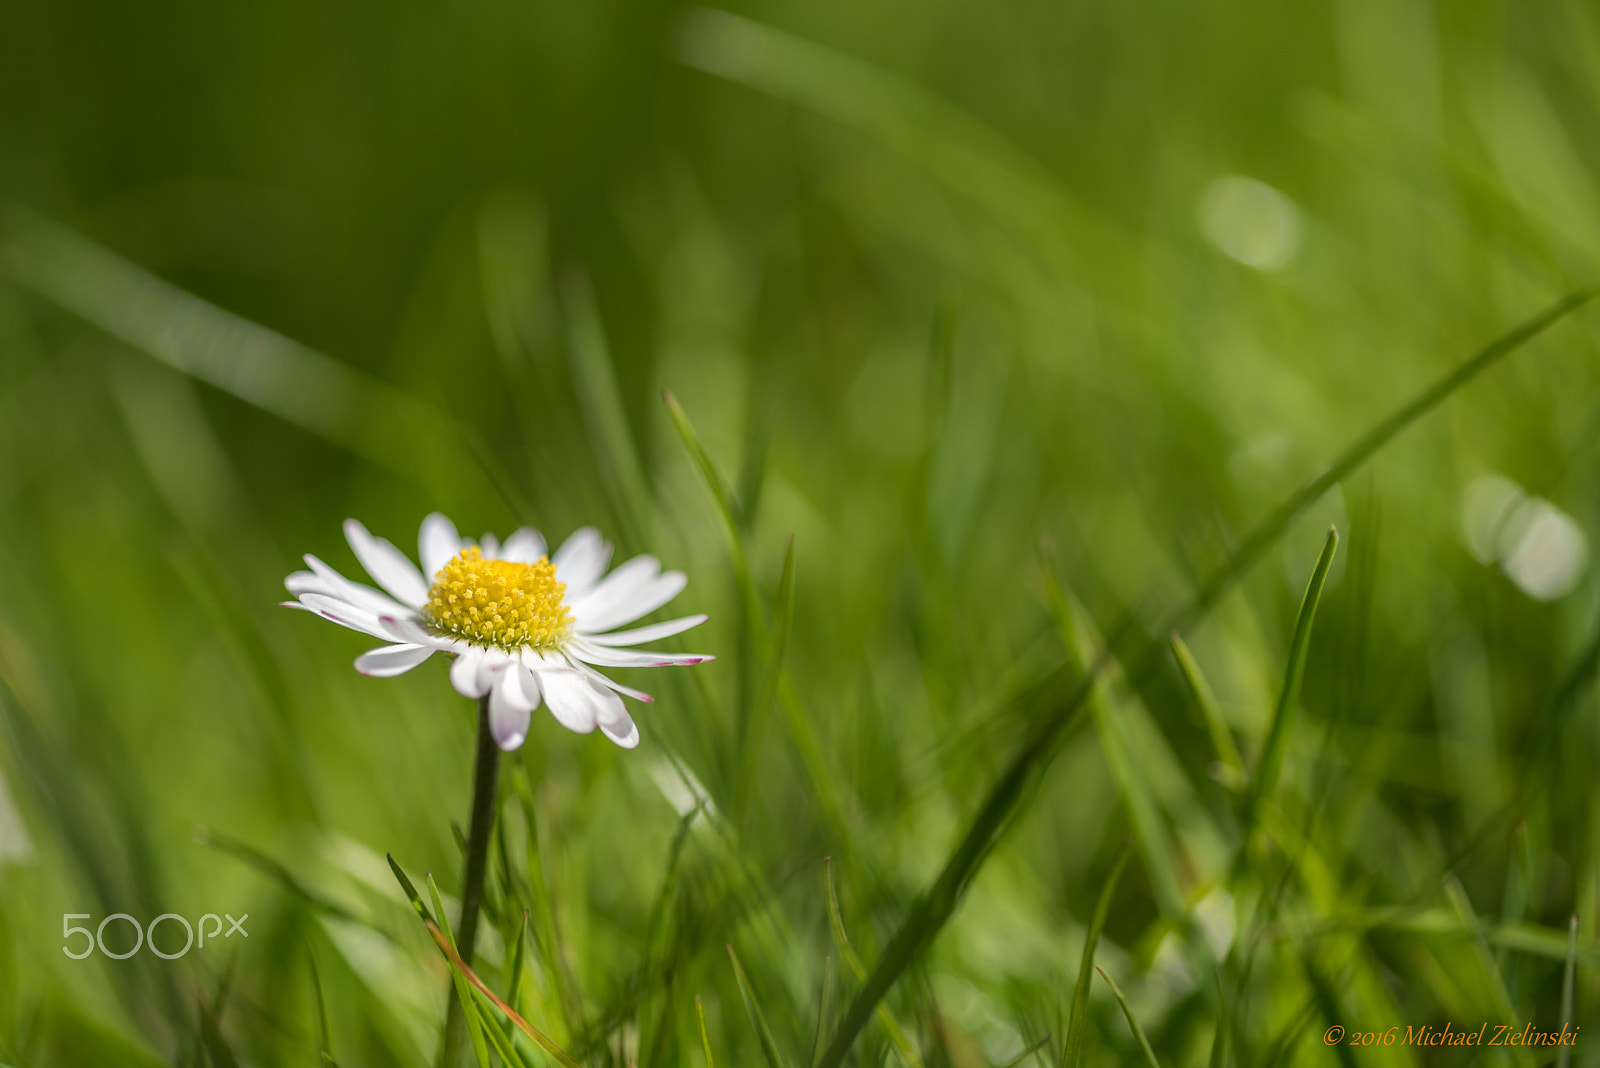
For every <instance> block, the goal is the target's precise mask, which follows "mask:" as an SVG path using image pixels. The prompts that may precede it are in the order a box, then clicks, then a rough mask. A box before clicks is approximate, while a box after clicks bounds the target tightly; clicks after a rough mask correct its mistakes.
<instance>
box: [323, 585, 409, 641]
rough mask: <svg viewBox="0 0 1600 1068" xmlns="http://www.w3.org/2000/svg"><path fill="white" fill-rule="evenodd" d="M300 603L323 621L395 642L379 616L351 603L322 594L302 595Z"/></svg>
mask: <svg viewBox="0 0 1600 1068" xmlns="http://www.w3.org/2000/svg"><path fill="white" fill-rule="evenodd" d="M300 603H301V604H303V605H305V606H306V607H307V608H309V609H311V610H312V611H313V612H315V613H316V614H317V615H319V616H321V617H322V618H323V619H331V620H333V622H335V623H337V624H339V626H341V627H349V628H350V629H351V630H359V631H360V632H361V633H362V634H370V635H372V636H373V637H374V638H382V639H384V640H385V641H393V640H394V639H393V638H392V637H391V636H390V635H389V632H388V630H387V629H386V628H385V627H384V626H383V624H382V623H381V622H379V620H378V617H377V616H375V615H373V614H372V613H371V612H368V611H367V610H366V609H364V608H361V607H359V606H358V605H353V604H351V603H350V602H349V601H345V600H341V599H340V598H338V597H329V596H327V595H326V594H321V593H302V594H301V595H300Z"/></svg>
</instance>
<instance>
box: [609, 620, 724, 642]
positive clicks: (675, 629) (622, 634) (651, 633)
mask: <svg viewBox="0 0 1600 1068" xmlns="http://www.w3.org/2000/svg"><path fill="white" fill-rule="evenodd" d="M708 618H710V617H708V616H684V617H682V618H681V619H669V620H666V621H665V622H662V623H652V624H650V625H649V626H648V627H639V628H638V629H636V630H618V631H613V632H612V633H610V634H585V635H584V636H583V640H584V641H586V642H588V643H589V644H591V645H608V646H609V645H639V644H640V643H642V642H653V641H656V640H657V639H659V638H670V637H672V636H673V635H674V634H682V633H683V632H684V631H686V630H688V629H689V628H691V627H698V626H699V625H700V624H702V623H704V622H705V621H706V620H707V619H708Z"/></svg>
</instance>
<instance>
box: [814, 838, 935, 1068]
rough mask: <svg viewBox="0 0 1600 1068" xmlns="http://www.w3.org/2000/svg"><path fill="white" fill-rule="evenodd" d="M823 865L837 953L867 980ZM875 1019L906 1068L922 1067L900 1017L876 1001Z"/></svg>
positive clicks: (828, 870) (829, 864)
mask: <svg viewBox="0 0 1600 1068" xmlns="http://www.w3.org/2000/svg"><path fill="white" fill-rule="evenodd" d="M822 869H823V871H824V873H825V876H824V877H825V879H826V881H827V884H828V919H829V920H830V921H831V922H832V923H833V937H834V941H836V942H838V943H839V956H840V957H842V958H843V959H844V963H845V966H846V967H848V968H849V969H850V971H851V972H852V973H853V974H854V975H855V977H856V982H858V983H864V982H866V981H867V969H866V968H864V967H862V965H861V958H860V957H857V956H856V951H855V949H854V947H852V946H851V945H850V936H849V935H847V934H846V933H845V930H844V916H843V914H842V913H841V912H840V911H839V893H838V890H837V889H836V888H835V887H834V885H833V861H832V859H831V858H830V859H828V860H825V861H823V862H822ZM878 1023H879V1024H881V1025H882V1026H883V1031H884V1034H886V1035H888V1036H889V1042H890V1044H891V1045H893V1046H894V1049H895V1052H896V1053H898V1054H899V1055H900V1060H901V1061H902V1062H903V1063H904V1064H905V1065H906V1068H922V1058H921V1057H920V1056H919V1055H918V1054H917V1047H916V1046H914V1045H912V1043H911V1039H910V1038H908V1037H907V1036H906V1033H905V1029H904V1028H902V1027H901V1026H900V1021H898V1020H896V1019H895V1018H894V1014H893V1013H892V1012H890V1011H889V1006H887V1005H885V1004H883V1002H881V1001H880V1002H879V1003H878Z"/></svg>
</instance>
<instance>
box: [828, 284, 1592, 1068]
mask: <svg viewBox="0 0 1600 1068" xmlns="http://www.w3.org/2000/svg"><path fill="white" fill-rule="evenodd" d="M1597 292H1600V288H1597V287H1594V286H1589V287H1585V288H1583V289H1579V290H1575V291H1573V292H1571V293H1568V294H1567V295H1565V296H1563V297H1561V298H1560V299H1559V300H1557V301H1556V302H1555V303H1553V304H1551V305H1550V306H1549V307H1547V308H1545V309H1544V310H1543V311H1541V312H1539V313H1538V314H1536V315H1534V316H1533V317H1532V318H1530V319H1527V320H1525V321H1523V322H1522V323H1520V324H1518V325H1517V326H1515V327H1513V328H1512V329H1511V330H1510V331H1508V332H1507V333H1505V334H1503V335H1501V336H1500V337H1499V338H1497V339H1495V340H1494V341H1492V342H1490V343H1489V345H1488V346H1486V347H1485V348H1483V349H1481V350H1480V351H1479V352H1478V353H1477V354H1476V355H1474V356H1472V357H1471V358H1470V359H1468V360H1466V361H1465V362H1464V363H1462V364H1459V365H1458V366H1456V367H1455V368H1453V369H1452V370H1451V371H1449V372H1448V373H1446V374H1445V375H1443V376H1442V377H1440V378H1439V379H1437V380H1436V381H1435V382H1433V383H1432V384H1431V385H1429V386H1428V387H1427V388H1426V389H1424V390H1422V391H1421V392H1420V393H1418V394H1417V395H1416V396H1414V397H1413V398H1412V399H1411V400H1410V401H1408V402H1407V403H1406V404H1404V405H1402V406H1401V407H1400V408H1398V409H1397V410H1396V411H1394V412H1393V413H1391V414H1390V415H1389V416H1388V417H1386V418H1385V419H1383V420H1382V421H1381V422H1379V423H1378V424H1377V425H1376V426H1374V427H1373V428H1372V429H1371V430H1370V431H1368V432H1367V433H1366V434H1364V435H1363V436H1362V437H1360V438H1359V439H1357V440H1356V441H1355V443H1354V444H1352V445H1351V446H1350V447H1349V448H1347V449H1346V450H1345V451H1344V452H1343V453H1341V454H1340V455H1339V456H1338V458H1336V459H1335V460H1334V462H1333V463H1332V464H1330V465H1329V466H1328V468H1327V469H1326V470H1325V471H1323V473H1322V474H1320V475H1317V476H1316V477H1315V478H1312V479H1310V480H1309V481H1307V482H1306V483H1304V484H1303V485H1302V486H1301V487H1300V488H1299V489H1297V490H1296V491H1295V492H1294V493H1292V494H1290V495H1289V497H1288V498H1287V499H1286V500H1285V501H1284V502H1283V504H1281V505H1280V506H1279V507H1278V508H1277V510H1276V511H1274V512H1272V513H1271V514H1270V515H1269V516H1268V517H1267V518H1266V519H1265V520H1264V521H1262V522H1261V523H1260V524H1258V525H1257V526H1256V527H1255V528H1254V529H1253V530H1252V531H1251V533H1250V534H1249V535H1248V536H1247V537H1246V538H1245V539H1244V540H1243V541H1242V542H1241V543H1240V545H1239V547H1238V548H1237V549H1235V550H1234V552H1233V553H1232V554H1231V555H1230V556H1229V558H1228V559H1227V561H1225V562H1224V563H1223V564H1222V566H1221V567H1220V568H1218V569H1217V571H1215V572H1214V573H1213V574H1212V576H1211V577H1210V578H1209V579H1208V580H1207V581H1206V582H1205V583H1204V584H1203V585H1202V586H1201V587H1200V589H1199V590H1198V591H1197V592H1196V593H1195V595H1194V597H1193V598H1192V599H1191V600H1190V601H1189V603H1188V604H1186V605H1184V606H1183V607H1182V608H1180V609H1179V610H1178V611H1176V612H1175V613H1173V614H1172V616H1171V617H1170V618H1169V620H1168V621H1167V623H1166V625H1165V626H1163V627H1160V628H1158V629H1157V630H1156V633H1166V632H1170V631H1180V632H1181V631H1183V630H1185V629H1187V628H1188V627H1189V626H1191V625H1193V624H1194V623H1195V622H1197V621H1198V620H1199V619H1201V618H1202V617H1204V616H1205V614H1206V613H1207V612H1208V611H1209V610H1210V609H1211V607H1212V605H1214V604H1215V603H1216V602H1217V600H1218V599H1219V598H1221V597H1222V595H1223V594H1224V593H1226V592H1227V591H1228V590H1230V589H1232V588H1233V586H1234V584H1235V583H1237V582H1238V581H1239V579H1240V578H1241V577H1242V576H1243V575H1244V574H1245V572H1247V571H1248V570H1250V568H1251V567H1253V566H1254V565H1255V564H1256V563H1257V562H1258V561H1259V560H1260V558H1261V557H1262V556H1263V555H1264V554H1265V553H1266V551H1267V550H1268V549H1269V548H1271V546H1272V545H1273V544H1274V543H1276V542H1277V540H1278V538H1279V537H1281V536H1282V534H1283V532H1284V531H1285V530H1286V529H1288V527H1289V524H1291V523H1292V522H1293V521H1294V520H1295V519H1297V518H1298V517H1299V516H1300V514H1301V513H1302V512H1304V511H1305V510H1306V509H1307V508H1308V507H1310V506H1311V505H1312V504H1313V503H1315V502H1316V501H1317V500H1318V498H1320V497H1321V496H1322V495H1323V494H1324V493H1326V492H1327V491H1328V490H1329V489H1330V488H1331V487H1333V486H1334V485H1336V484H1337V483H1339V482H1340V481H1342V480H1343V479H1345V478H1346V477H1348V476H1349V475H1350V473H1351V472H1353V471H1355V470H1356V469H1357V468H1359V467H1360V466H1361V465H1362V464H1364V463H1365V462H1366V461H1367V460H1369V459H1370V458H1371V457H1372V455H1373V454H1374V453H1376V452H1377V451H1378V450H1379V449H1380V448H1382V447H1383V446H1384V445H1386V444H1388V443H1389V442H1390V441H1391V440H1393V439H1394V438H1395V437H1396V436H1398V435H1399V434H1400V433H1401V431H1403V430H1405V429H1406V428H1408V427H1409V426H1411V424H1413V423H1415V422H1416V421H1417V420H1418V419H1420V418H1421V417H1422V416H1424V415H1426V414H1427V413H1428V412H1430V411H1432V410H1433V409H1434V408H1435V407H1437V406H1438V405H1439V404H1440V403H1441V402H1443V401H1444V400H1445V399H1446V398H1447V397H1449V396H1450V395H1451V394H1452V393H1454V392H1455V391H1456V390H1458V389H1460V388H1461V387H1462V386H1464V385H1466V383H1468V382H1470V381H1471V380H1472V379H1473V378H1475V377H1476V376H1477V375H1479V374H1481V373H1482V372H1483V371H1485V370H1487V369H1488V368H1490V367H1492V366H1493V365H1494V364H1495V363H1497V362H1499V361H1500V360H1501V359H1504V358H1505V357H1506V356H1507V355H1509V354H1510V353H1512V352H1515V351H1516V350H1517V349H1518V348H1520V347H1521V346H1522V345H1523V344H1525V343H1527V342H1528V341H1529V340H1531V339H1532V338H1534V337H1536V336H1537V335H1538V334H1540V333H1542V332H1543V331H1544V330H1545V329H1546V328H1548V327H1549V326H1550V325H1551V324H1553V323H1555V322H1557V321H1558V320H1560V319H1562V318H1563V317H1565V316H1566V315H1569V314H1570V313H1572V312H1573V311H1575V310H1576V309H1578V308H1580V307H1582V306H1583V305H1584V304H1586V303H1587V302H1588V301H1589V300H1591V299H1593V297H1594V296H1595V295H1596V293H1597ZM1130 622H1131V620H1130ZM1128 633H1129V631H1128V629H1127V628H1123V629H1121V630H1119V632H1118V633H1117V634H1116V636H1115V637H1114V638H1113V639H1112V640H1111V641H1110V642H1108V643H1107V644H1106V647H1105V650H1104V651H1103V652H1102V654H1101V657H1100V660H1101V661H1107V662H1109V660H1110V657H1111V655H1112V654H1113V653H1114V652H1115V651H1116V650H1117V649H1118V648H1119V647H1120V645H1121V642H1122V641H1123V640H1125V636H1126V635H1127V634H1128ZM1099 666H1100V665H1099V662H1098V661H1097V664H1096V667H1095V668H1094V669H1093V670H1091V671H1090V673H1089V675H1090V677H1089V678H1087V679H1081V680H1078V681H1077V682H1075V683H1074V682H1072V681H1070V677H1068V676H1064V675H1063V673H1062V672H1060V671H1057V672H1054V673H1052V674H1051V675H1050V676H1049V677H1047V678H1046V679H1044V680H1042V681H1041V682H1040V683H1039V684H1038V685H1036V686H1035V687H1033V688H1032V690H1031V691H1030V693H1028V694H1025V695H1023V697H1022V698H1021V701H1020V703H1022V704H1024V705H1033V704H1035V703H1038V704H1042V705H1044V706H1045V709H1044V712H1043V714H1042V715H1041V716H1040V717H1039V719H1038V720H1037V721H1036V722H1037V723H1038V726H1037V727H1036V728H1035V729H1033V730H1031V731H1030V732H1029V734H1028V737H1027V738H1026V739H1025V740H1024V741H1023V743H1022V745H1021V746H1020V747H1019V748H1018V750H1017V753H1016V755H1015V756H1014V757H1013V759H1012V761H1011V763H1010V764H1009V765H1008V766H1007V768H1006V770H1005V771H1004V772H1003V773H1002V774H1001V776H1000V777H999V779H997V780H996V782H995V784H994V786H992V787H991V788H990V791H989V795H988V796H987V797H986V798H985V799H984V802H983V804H982V805H981V806H980V807H979V808H978V810H977V811H976V813H975V814H974V815H973V817H972V822H971V823H970V824H969V826H968V829H967V833H966V834H965V835H964V836H963V837H962V839H961V841H960V842H958V843H957V844H956V846H955V848H954V849H953V850H951V853H950V855H949V857H948V858H947V859H946V861H945V864H944V867H943V868H942V869H940V872H939V875H938V876H937V877H935V879H934V881H933V884H932V885H931V886H929V888H928V889H927V890H926V891H925V892H924V893H923V894H922V895H921V896H920V897H918V898H917V899H916V900H915V901H914V902H913V903H912V905H911V908H910V909H909V910H907V912H906V915H905V918H904V919H903V920H902V921H901V923H900V927H899V929H898V930H896V932H895V933H894V935H893V936H892V937H891V938H890V940H889V944H888V945H887V946H886V947H885V948H884V952H883V954H882V956H880V957H879V958H878V964H877V967H876V968H874V969H873V972H872V974H871V976H870V977H869V978H868V980H867V982H866V984H865V985H864V986H863V987H862V989H861V991H860V993H858V994H857V995H856V997H855V998H854V1000H852V1002H851V1004H850V1008H849V1009H848V1010H847V1011H846V1012H845V1015H844V1019H843V1020H841V1021H840V1023H839V1029H838V1030H837V1031H836V1032H835V1033H834V1037H833V1041H832V1042H831V1043H829V1045H828V1049H827V1051H826V1052H825V1053H824V1054H823V1057H822V1060H821V1062H819V1064H818V1068H839V1066H840V1065H841V1064H842V1063H843V1062H844V1058H845V1054H846V1053H847V1052H848V1051H849V1049H850V1047H851V1045H852V1044H854V1042H855V1039H856V1036H857V1035H859V1034H860V1033H861V1029H862V1028H863V1027H864V1026H866V1022H867V1018H868V1017H869V1016H871V1014H872V1011H873V1009H874V1008H875V1007H876V1006H877V1004H878V1002H879V1001H880V1000H882V998H883V996H884V994H886V993H887V992H888V990H889V987H890V986H892V985H893V984H894V982H895V981H896V980H897V979H898V978H899V977H900V975H901V974H902V973H903V972H904V971H905V970H906V968H908V967H910V965H911V963H912V962H913V961H915V960H916V959H917V958H918V957H920V956H921V954H922V951H923V950H924V949H925V948H926V947H927V945H928V944H929V943H930V942H932V941H933V939H934V937H935V936H936V935H937V934H938V933H939V931H940V930H942V929H943V927H944V925H945V923H946V922H947V921H948V920H949V918H950V916H951V915H952V914H953V913H954V912H955V909H956V906H957V905H958V904H960V902H961V899H962V897H963V896H964V894H965V891H966V887H967V886H968V885H969V884H970V882H971V880H972V878H973V876H974V875H976V873H977V871H978V869H979V868H980V867H982V865H983V862H984V860H985V859H987V857H988V856H989V853H990V851H991V850H992V849H993V847H994V845H995V843H996V841H998V839H999V837H1000V836H1001V835H1002V834H1003V833H1004V832H1005V830H1006V828H1007V827H1009V826H1010V825H1011V824H1012V822H1013V820H1014V818H1015V817H1016V815H1017V814H1018V812H1019V810H1021V809H1022V808H1024V807H1025V804H1024V802H1025V801H1026V799H1027V798H1028V797H1030V796H1031V790H1030V786H1031V785H1032V784H1033V783H1035V782H1036V781H1037V780H1038V779H1039V777H1041V776H1042V775H1043V773H1044V771H1045V768H1046V767H1047V766H1048V765H1049V763H1050V762H1051V761H1052V760H1053V759H1054V758H1055V755H1056V753H1057V752H1058V751H1059V745H1060V742H1061V741H1062V739H1063V737H1064V736H1065V735H1066V734H1067V733H1068V731H1069V728H1071V727H1073V726H1074V725H1075V724H1076V723H1077V722H1078V719H1079V717H1078V711H1079V709H1080V707H1081V706H1082V704H1083V702H1084V701H1085V700H1086V699H1087V698H1088V696H1089V694H1090V692H1091V691H1092V689H1093V676H1094V675H1095V674H1096V673H1097V672H1098V670H1099ZM1146 666H1147V665H1145V664H1143V663H1141V664H1139V665H1137V666H1136V667H1137V669H1138V670H1133V671H1131V672H1130V674H1131V675H1132V676H1133V677H1135V678H1139V677H1141V676H1142V669H1143V668H1145V667H1146Z"/></svg>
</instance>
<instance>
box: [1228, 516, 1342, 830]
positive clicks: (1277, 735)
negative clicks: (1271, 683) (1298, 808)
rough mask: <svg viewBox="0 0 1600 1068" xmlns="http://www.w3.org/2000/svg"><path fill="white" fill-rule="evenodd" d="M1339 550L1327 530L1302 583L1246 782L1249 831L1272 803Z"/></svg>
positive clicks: (1335, 536)
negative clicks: (1272, 704) (1284, 659)
mask: <svg viewBox="0 0 1600 1068" xmlns="http://www.w3.org/2000/svg"><path fill="white" fill-rule="evenodd" d="M1338 548H1339V532H1338V531H1337V530H1334V529H1333V528H1332V527H1330V528H1328V537H1327V539H1326V540H1325V541H1323V543H1322V553H1321V555H1319V556H1318V557H1317V565H1316V568H1315V569H1314V570H1313V571H1312V572H1311V580H1310V581H1309V582H1308V583H1306V592H1305V596H1304V597H1302V598H1301V599H1300V614H1299V615H1298V617H1296V619H1295V622H1294V636H1293V637H1292V638H1291V639H1290V641H1289V662H1288V664H1287V665H1286V666H1285V668H1284V672H1283V687H1282V689H1280V690H1279V691H1278V707H1277V709H1276V710H1275V711H1274V712H1273V715H1272V726H1271V727H1270V728H1268V730H1267V740H1266V743H1265V744H1264V745H1263V746H1262V750H1261V760H1260V762H1259V763H1258V764H1257V765H1256V771H1255V775H1254V776H1253V777H1252V778H1251V780H1250V792H1249V794H1248V795H1247V796H1246V800H1245V812H1244V823H1245V827H1246V828H1249V827H1251V826H1252V825H1253V823H1254V821H1255V818H1256V817H1257V815H1259V811H1260V808H1261V806H1262V805H1263V804H1265V803H1267V802H1269V801H1270V800H1271V799H1272V793H1273V791H1274V790H1276V789H1277V788H1278V776H1279V775H1280V774H1281V773H1282V771H1283V758H1284V754H1285V753H1286V752H1287V750H1288V746H1289V729H1290V726H1291V724H1292V723H1293V721H1294V717H1295V710H1296V708H1297V707H1298V705H1299V703H1300V683H1301V681H1302V680H1303V679H1304V678H1305V670H1306V657H1307V656H1308V655H1309V654H1310V652H1311V625H1312V622H1313V621H1314V620H1315V619H1316V615H1317V604H1318V603H1319V602H1320V601H1321V600H1322V587H1323V585H1324V584H1325V583H1326V582H1327V580H1328V570H1329V568H1331V567H1332V566H1333V554H1334V553H1335V552H1337V551H1338Z"/></svg>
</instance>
